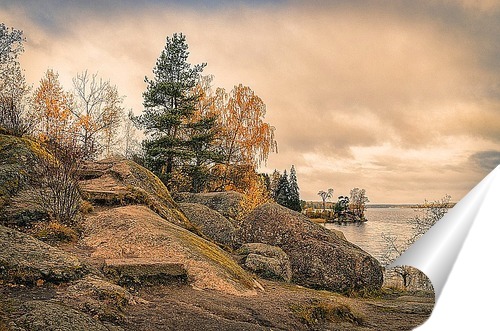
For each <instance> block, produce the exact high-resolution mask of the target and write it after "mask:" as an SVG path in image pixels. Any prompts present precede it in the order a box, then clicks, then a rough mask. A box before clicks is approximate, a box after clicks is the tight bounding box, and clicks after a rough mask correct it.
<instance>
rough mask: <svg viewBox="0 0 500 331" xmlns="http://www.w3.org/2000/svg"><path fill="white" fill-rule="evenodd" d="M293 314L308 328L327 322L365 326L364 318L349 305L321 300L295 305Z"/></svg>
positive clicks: (292, 306)
mask: <svg viewBox="0 0 500 331" xmlns="http://www.w3.org/2000/svg"><path fill="white" fill-rule="evenodd" d="M290 309H291V310H292V312H293V313H294V314H295V315H296V316H297V317H298V318H299V319H300V320H301V321H302V322H303V323H305V324H307V325H308V326H315V325H318V324H323V323H325V322H349V323H351V324H355V325H363V318H362V317H361V316H357V315H356V314H354V313H353V312H352V310H351V308H350V307H349V306H348V305H345V304H337V305H334V304H332V303H330V302H324V301H319V300H311V301H310V302H308V303H303V304H293V305H291V306H290Z"/></svg>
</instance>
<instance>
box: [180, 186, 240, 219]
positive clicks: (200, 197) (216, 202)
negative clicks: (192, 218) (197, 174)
mask: <svg viewBox="0 0 500 331" xmlns="http://www.w3.org/2000/svg"><path fill="white" fill-rule="evenodd" d="M174 199H175V201H176V202H190V203H199V204H202V205H205V206H207V207H208V208H210V209H213V210H216V211H218V212H219V213H221V214H222V215H223V216H224V217H227V218H230V219H236V218H237V217H238V216H239V215H240V213H241V211H242V208H241V201H242V200H243V194H241V193H238V192H234V191H227V192H209V193H187V192H182V193H176V194H175V195H174Z"/></svg>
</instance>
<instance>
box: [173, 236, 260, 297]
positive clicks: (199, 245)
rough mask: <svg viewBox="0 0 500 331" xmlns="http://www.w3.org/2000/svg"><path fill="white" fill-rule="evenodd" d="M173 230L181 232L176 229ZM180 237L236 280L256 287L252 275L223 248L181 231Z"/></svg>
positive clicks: (250, 286)
mask: <svg viewBox="0 0 500 331" xmlns="http://www.w3.org/2000/svg"><path fill="white" fill-rule="evenodd" d="M173 230H174V231H179V230H176V229H173ZM178 236H179V237H182V238H183V240H185V241H186V242H189V243H190V244H191V245H192V246H193V248H196V249H197V250H198V251H199V252H200V253H201V254H202V255H205V256H206V257H208V258H209V259H210V260H212V261H214V262H216V263H217V264H219V265H221V266H222V267H223V268H224V269H226V270H227V271H229V272H230V274H231V275H233V277H235V280H237V281H239V282H241V283H243V284H244V285H245V286H247V287H248V288H249V289H251V288H253V285H254V282H253V278H252V277H251V276H250V275H248V274H247V273H246V272H245V271H244V270H243V269H242V268H241V267H240V266H239V264H238V263H236V262H235V261H234V260H233V259H232V258H230V257H229V256H227V255H226V253H225V252H224V251H223V250H222V249H221V248H219V247H218V246H216V245H215V244H213V243H210V242H208V241H206V240H204V239H202V238H199V237H197V236H194V235H190V236H188V235H186V234H185V233H183V232H181V231H179V233H178Z"/></svg>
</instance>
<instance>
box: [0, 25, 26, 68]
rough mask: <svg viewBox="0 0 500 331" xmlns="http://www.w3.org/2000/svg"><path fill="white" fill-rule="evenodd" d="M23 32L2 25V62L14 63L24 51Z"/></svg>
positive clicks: (0, 26) (0, 47) (0, 30)
mask: <svg viewBox="0 0 500 331" xmlns="http://www.w3.org/2000/svg"><path fill="white" fill-rule="evenodd" d="M23 41H24V37H23V32H22V31H21V30H16V29H13V28H10V29H9V28H8V27H6V26H5V24H4V23H0V62H1V63H12V62H13V61H15V60H17V57H18V55H19V54H20V53H21V52H22V51H23V45H22V42H23Z"/></svg>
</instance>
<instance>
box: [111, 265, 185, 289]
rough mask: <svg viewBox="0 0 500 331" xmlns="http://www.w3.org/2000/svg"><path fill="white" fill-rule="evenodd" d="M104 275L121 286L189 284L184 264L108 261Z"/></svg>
mask: <svg viewBox="0 0 500 331" xmlns="http://www.w3.org/2000/svg"><path fill="white" fill-rule="evenodd" d="M104 273H106V274H107V275H108V276H110V277H112V278H114V279H115V280H116V281H117V282H118V283H120V284H137V285H157V284H168V283H172V282H179V281H180V282H187V277H188V275H187V271H186V269H185V268H184V265H183V264H182V263H177V262H168V261H158V260H151V259H145V258H126V259H107V260H105V266H104Z"/></svg>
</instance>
